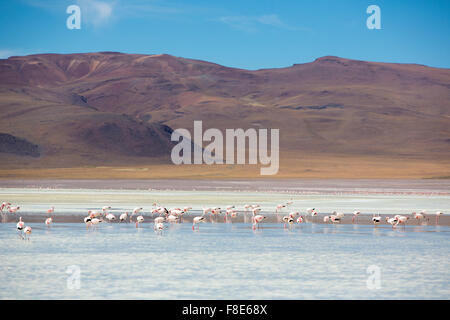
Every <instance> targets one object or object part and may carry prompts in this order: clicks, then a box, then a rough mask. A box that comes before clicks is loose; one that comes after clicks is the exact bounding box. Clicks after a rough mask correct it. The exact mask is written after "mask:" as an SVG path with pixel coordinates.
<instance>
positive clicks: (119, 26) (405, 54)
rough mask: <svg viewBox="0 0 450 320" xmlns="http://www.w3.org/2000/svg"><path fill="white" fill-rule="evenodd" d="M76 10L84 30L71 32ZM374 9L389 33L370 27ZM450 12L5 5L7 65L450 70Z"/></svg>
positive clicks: (422, 6) (63, 0)
mask: <svg viewBox="0 0 450 320" xmlns="http://www.w3.org/2000/svg"><path fill="white" fill-rule="evenodd" d="M71 4H76V5H79V6H80V8H81V29H80V30H69V29H67V27H66V20H67V18H68V16H69V15H68V14H67V13H66V8H67V6H69V5H71ZM371 4H375V5H378V6H379V7H380V9H381V30H369V29H368V28H367V27H366V20H367V17H368V16H369V14H367V13H366V8H367V7H368V6H369V5H371ZM449 12H450V1H448V0H443V1H440V0H432V1H415V0H409V1H402V0H388V1H380V0H373V1H362V0H346V1H336V0H333V1H332V0H330V1H325V0H314V1H312V0H311V1H303V0H297V1H287V0H285V1H283V0H258V1H253V0H251V1H250V0H248V1H246V0H240V1H235V0H227V1H219V0H216V1H214V0H209V1H206V0H198V1H187V0H185V1H176V0H169V1H163V0H47V1H38V0H0V14H1V19H0V30H1V31H0V58H5V57H8V56H10V55H25V54H33V53H75V52H77V53H78V52H95V51H120V52H126V53H143V54H157V53H168V54H172V55H175V56H181V57H186V58H194V59H201V60H207V61H211V62H215V63H219V64H222V65H225V66H230V67H238V68H245V69H259V68H270V67H285V66H290V65H292V64H294V63H304V62H310V61H313V60H314V59H316V58H318V57H321V56H325V55H335V56H340V57H345V58H350V59H359V60H369V61H383V62H401V63H419V64H425V65H429V66H434V67H445V68H449V67H450V41H449V35H450V22H449V20H450V19H448V15H449Z"/></svg>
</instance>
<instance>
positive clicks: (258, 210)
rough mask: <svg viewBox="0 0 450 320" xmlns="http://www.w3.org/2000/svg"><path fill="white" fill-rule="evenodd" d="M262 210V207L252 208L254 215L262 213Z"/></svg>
mask: <svg viewBox="0 0 450 320" xmlns="http://www.w3.org/2000/svg"><path fill="white" fill-rule="evenodd" d="M260 212H261V208H253V209H252V213H253V215H256V214H258V213H260Z"/></svg>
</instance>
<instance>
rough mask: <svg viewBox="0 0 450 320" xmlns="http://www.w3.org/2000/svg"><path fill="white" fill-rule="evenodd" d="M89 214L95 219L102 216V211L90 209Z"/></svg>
mask: <svg viewBox="0 0 450 320" xmlns="http://www.w3.org/2000/svg"><path fill="white" fill-rule="evenodd" d="M88 215H89V217H91V219H93V218H97V217H100V216H101V215H102V213H101V212H99V211H97V210H89V211H88Z"/></svg>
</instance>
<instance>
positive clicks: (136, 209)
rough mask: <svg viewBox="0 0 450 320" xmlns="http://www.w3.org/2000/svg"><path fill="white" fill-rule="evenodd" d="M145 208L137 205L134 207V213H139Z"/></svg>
mask: <svg viewBox="0 0 450 320" xmlns="http://www.w3.org/2000/svg"><path fill="white" fill-rule="evenodd" d="M142 210H143V209H142V208H140V207H136V208H134V209H133V215H135V214H138V213H139V212H141V211H142Z"/></svg>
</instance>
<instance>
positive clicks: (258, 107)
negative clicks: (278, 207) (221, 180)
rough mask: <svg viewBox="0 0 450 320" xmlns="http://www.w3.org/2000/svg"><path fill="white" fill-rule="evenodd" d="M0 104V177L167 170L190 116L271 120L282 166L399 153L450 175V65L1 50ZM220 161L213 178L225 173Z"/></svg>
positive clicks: (221, 121)
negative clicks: (240, 65)
mask: <svg viewBox="0 0 450 320" xmlns="http://www.w3.org/2000/svg"><path fill="white" fill-rule="evenodd" d="M0 110H1V114H2V116H1V117H0V136H1V137H2V139H1V141H0V169H2V170H1V172H0V177H1V176H2V172H3V176H6V174H4V173H5V172H7V171H8V170H11V169H37V168H79V167H99V166H102V167H104V166H106V167H110V166H112V167H141V166H147V167H148V166H151V167H152V168H157V167H158V166H163V167H160V168H169V169H165V170H169V171H170V166H169V165H170V163H171V162H170V159H169V155H170V150H171V148H172V146H173V143H172V142H171V141H170V134H171V132H172V130H174V129H177V128H186V129H189V130H192V127H193V121H194V120H203V127H204V129H207V128H211V127H214V128H219V129H225V128H244V129H246V128H256V129H258V128H279V129H280V144H281V150H280V161H281V170H280V176H281V177H290V176H292V177H301V176H305V177H306V176H307V177H316V176H317V177H331V176H339V177H340V176H341V175H342V174H343V173H345V174H343V176H344V177H345V176H347V177H353V175H354V174H356V175H358V176H359V177H363V176H366V177H377V176H380V177H387V176H390V175H392V173H390V172H392V170H391V171H390V169H393V168H394V167H395V168H396V169H393V170H394V171H393V172H394V173H395V172H397V170H398V169H397V167H400V171H401V170H402V169H401V167H402V165H400V166H399V165H398V164H399V163H403V164H405V166H404V167H405V168H406V167H408V166H409V167H408V168H409V169H408V170H410V171H408V172H410V173H407V172H406V171H405V172H403V173H402V175H401V176H402V177H409V176H411V177H446V176H450V169H449V168H450V70H449V69H438V68H431V67H426V66H422V65H414V64H393V63H375V62H365V61H356V60H348V59H343V58H338V57H331V56H328V57H322V58H319V59H317V60H315V61H314V62H311V63H305V64H296V65H293V66H291V67H288V68H279V69H263V70H256V71H249V70H243V69H235V68H228V67H224V66H220V65H217V64H214V63H209V62H204V61H198V60H191V59H185V58H179V57H174V56H170V55H165V54H163V55H138V54H122V53H115V52H99V53H85V54H66V55H63V54H40V55H30V56H24V57H11V58H9V59H4V60H0ZM14 141H15V142H16V143H17V144H19V145H16V146H11V143H14ZM5 148H7V149H8V150H6V151H5ZM394 162H395V163H396V165H395V166H394V165H393V163H394ZM374 163H375V164H376V165H372V164H374ZM415 163H416V164H417V166H416V167H417V168H418V171H417V172H414V165H413V164H415ZM358 164H361V165H362V167H361V168H357V167H358ZM225 167H226V166H224V170H223V173H219V174H218V176H219V177H225V178H226V177H228V176H230V177H231V176H232V175H233V174H231V175H230V174H229V172H232V170H229V169H225ZM325 167H326V168H331V169H333V168H335V170H334V171H333V170H328V171H327V170H323V168H325ZM186 168H188V167H186ZM208 168H209V167H205V169H202V170H206V171H207V170H208ZM177 170H178V171H177ZM180 170H182V169H181V168H177V169H176V170H175V171H171V172H172V174H173V172H180ZM186 170H190V169H186ZM211 170H219V171H217V172H220V171H221V170H220V169H217V168H214V169H212V167H211ZM339 170H341V171H342V170H344V171H342V172H338V171H339ZM377 170H378V171H377ZM150 171H152V170H150ZM156 171H158V170H155V172H156ZM9 172H13V171H9ZM124 172H126V171H124ZM159 172H160V171H159ZM214 172H216V171H214ZM290 172H292V174H290ZM333 172H334V173H336V174H335V175H333ZM364 172H366V173H367V174H364ZM376 172H379V175H377V173H376ZM168 174H169V175H170V173H168ZM160 175H162V176H164V174H163V173H161V172H160ZM186 175H187V176H188V174H185V175H184V177H186ZM9 176H11V174H9ZM237 176H239V174H237ZM197 177H198V174H197Z"/></svg>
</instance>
